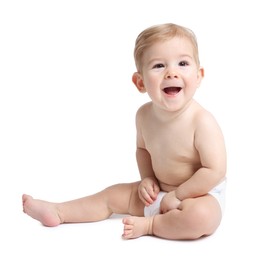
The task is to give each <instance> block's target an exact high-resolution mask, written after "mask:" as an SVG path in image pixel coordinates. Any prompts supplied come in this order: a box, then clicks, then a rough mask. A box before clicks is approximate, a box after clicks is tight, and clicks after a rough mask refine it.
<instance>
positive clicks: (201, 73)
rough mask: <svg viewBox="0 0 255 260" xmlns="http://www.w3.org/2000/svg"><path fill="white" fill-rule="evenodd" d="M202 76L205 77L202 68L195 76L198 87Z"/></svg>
mask: <svg viewBox="0 0 255 260" xmlns="http://www.w3.org/2000/svg"><path fill="white" fill-rule="evenodd" d="M204 76H205V71H204V68H199V70H198V74H197V83H198V87H199V86H200V83H201V81H202V79H203V78H204Z"/></svg>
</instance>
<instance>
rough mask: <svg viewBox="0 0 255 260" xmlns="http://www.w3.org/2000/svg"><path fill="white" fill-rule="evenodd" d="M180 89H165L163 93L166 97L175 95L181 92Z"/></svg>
mask: <svg viewBox="0 0 255 260" xmlns="http://www.w3.org/2000/svg"><path fill="white" fill-rule="evenodd" d="M181 89H182V88H181V87H167V88H164V89H163V91H164V92H165V93H166V94H168V95H176V94H178V93H179V92H180V91H181Z"/></svg>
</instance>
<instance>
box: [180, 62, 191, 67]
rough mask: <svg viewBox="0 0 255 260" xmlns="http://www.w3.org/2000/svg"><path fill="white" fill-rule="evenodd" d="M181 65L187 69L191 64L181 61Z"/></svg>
mask: <svg viewBox="0 0 255 260" xmlns="http://www.w3.org/2000/svg"><path fill="white" fill-rule="evenodd" d="M179 65H180V66H183V67H185V66H188V65H189V63H188V62H187V61H180V62H179Z"/></svg>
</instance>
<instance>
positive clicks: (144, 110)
mask: <svg viewBox="0 0 255 260" xmlns="http://www.w3.org/2000/svg"><path fill="white" fill-rule="evenodd" d="M151 106H152V102H147V103H145V104H143V105H142V106H140V107H139V108H138V110H137V112H136V115H137V116H141V115H143V116H144V115H145V114H148V112H149V111H150V109H151Z"/></svg>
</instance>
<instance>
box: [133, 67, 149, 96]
mask: <svg viewBox="0 0 255 260" xmlns="http://www.w3.org/2000/svg"><path fill="white" fill-rule="evenodd" d="M132 81H133V83H134V84H135V86H136V87H137V89H138V90H139V92H141V93H145V92H146V88H145V86H144V84H143V78H142V76H141V74H140V73H138V72H135V73H134V74H133V76H132Z"/></svg>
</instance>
